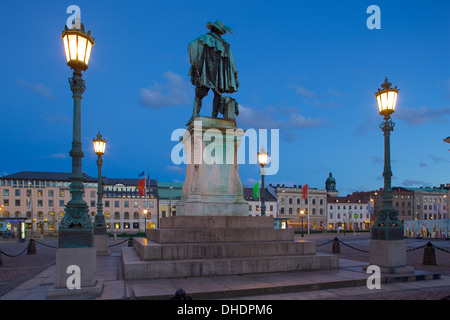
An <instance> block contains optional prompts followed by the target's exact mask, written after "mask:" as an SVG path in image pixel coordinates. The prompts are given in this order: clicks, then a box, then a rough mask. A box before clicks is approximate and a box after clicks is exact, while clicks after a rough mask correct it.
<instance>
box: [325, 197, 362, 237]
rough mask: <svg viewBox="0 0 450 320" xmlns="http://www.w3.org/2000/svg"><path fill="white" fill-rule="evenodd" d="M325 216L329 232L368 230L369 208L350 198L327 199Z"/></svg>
mask: <svg viewBox="0 0 450 320" xmlns="http://www.w3.org/2000/svg"><path fill="white" fill-rule="evenodd" d="M327 200H328V204H327V216H328V228H329V229H330V230H369V228H370V213H369V210H370V206H369V205H368V204H367V203H364V202H362V201H361V200H357V199H352V198H351V197H349V196H347V197H331V196H330V197H328V199H327Z"/></svg>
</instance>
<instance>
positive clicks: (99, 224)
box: [92, 131, 106, 234]
mask: <svg viewBox="0 0 450 320" xmlns="http://www.w3.org/2000/svg"><path fill="white" fill-rule="evenodd" d="M92 143H93V144H94V151H95V154H96V155H97V156H98V159H97V168H98V182H97V185H98V186H97V214H96V215H95V219H94V234H106V222H105V216H104V215H103V202H102V199H103V187H102V165H103V159H102V156H103V155H104V154H105V148H106V140H105V139H103V137H102V135H101V134H100V131H99V132H98V134H97V138H94V139H92Z"/></svg>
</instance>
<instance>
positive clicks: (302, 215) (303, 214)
mask: <svg viewBox="0 0 450 320" xmlns="http://www.w3.org/2000/svg"><path fill="white" fill-rule="evenodd" d="M304 216H305V210H300V219H301V220H302V232H301V235H302V237H304V233H305V232H304V231H303V217H304Z"/></svg>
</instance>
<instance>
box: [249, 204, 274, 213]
mask: <svg viewBox="0 0 450 320" xmlns="http://www.w3.org/2000/svg"><path fill="white" fill-rule="evenodd" d="M252 208H253V206H252V205H251V204H250V205H249V206H248V210H249V211H252V210H253V209H252ZM255 210H256V211H259V205H258V204H257V205H255ZM269 211H273V205H270V206H269Z"/></svg>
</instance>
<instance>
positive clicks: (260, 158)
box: [258, 147, 269, 216]
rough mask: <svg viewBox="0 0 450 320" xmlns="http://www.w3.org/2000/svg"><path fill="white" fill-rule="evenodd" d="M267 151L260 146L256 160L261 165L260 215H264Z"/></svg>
mask: <svg viewBox="0 0 450 320" xmlns="http://www.w3.org/2000/svg"><path fill="white" fill-rule="evenodd" d="M268 158H269V153H268V152H267V151H266V150H265V149H264V147H261V151H260V152H258V162H259V165H260V166H261V189H262V191H261V216H265V215H266V198H265V189H264V176H265V172H264V167H265V165H266V164H267V162H268Z"/></svg>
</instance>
